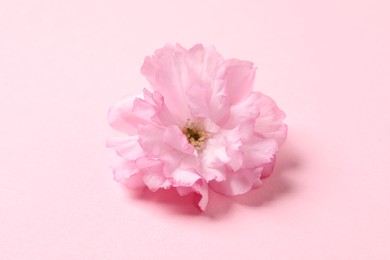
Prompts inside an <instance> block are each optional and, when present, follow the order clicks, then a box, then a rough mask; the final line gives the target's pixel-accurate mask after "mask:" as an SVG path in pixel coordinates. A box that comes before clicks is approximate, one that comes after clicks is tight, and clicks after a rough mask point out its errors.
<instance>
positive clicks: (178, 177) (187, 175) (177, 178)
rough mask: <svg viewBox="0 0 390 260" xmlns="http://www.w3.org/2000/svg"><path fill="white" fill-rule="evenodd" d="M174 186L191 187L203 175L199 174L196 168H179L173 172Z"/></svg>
mask: <svg viewBox="0 0 390 260" xmlns="http://www.w3.org/2000/svg"><path fill="white" fill-rule="evenodd" d="M172 177H173V186H175V187H189V186H192V185H194V183H195V182H196V181H197V180H199V179H200V178H201V177H200V176H199V175H198V174H197V172H196V170H195V169H180V168H179V169H177V170H176V171H175V172H174V173H173V174H172Z"/></svg>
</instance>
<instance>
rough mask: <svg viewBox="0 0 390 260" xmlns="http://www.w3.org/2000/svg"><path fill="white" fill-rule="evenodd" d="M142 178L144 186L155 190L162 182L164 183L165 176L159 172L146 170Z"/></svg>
mask: <svg viewBox="0 0 390 260" xmlns="http://www.w3.org/2000/svg"><path fill="white" fill-rule="evenodd" d="M143 180H144V182H145V184H146V186H148V188H149V190H151V191H156V190H158V189H160V188H161V187H162V186H164V185H163V184H164V183H165V181H166V178H165V177H164V176H163V175H161V174H156V173H154V172H148V173H145V174H144V175H143Z"/></svg>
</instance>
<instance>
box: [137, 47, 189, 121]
mask: <svg viewBox="0 0 390 260" xmlns="http://www.w3.org/2000/svg"><path fill="white" fill-rule="evenodd" d="M141 72H142V74H143V75H144V76H145V77H146V78H147V79H148V81H149V83H150V85H151V86H152V87H153V89H154V90H156V91H158V92H159V93H161V95H162V96H163V97H164V98H165V102H166V105H167V108H168V110H169V111H170V112H171V113H172V114H173V115H174V117H175V118H177V119H179V120H181V122H182V123H183V124H184V123H185V121H186V120H187V118H188V116H189V115H190V111H189V108H188V104H187V97H186V95H185V90H186V89H187V88H188V86H189V85H190V82H191V80H190V78H189V77H190V76H189V75H188V69H187V66H186V64H185V60H184V55H183V53H182V52H180V51H177V50H176V49H175V48H174V47H173V46H170V45H167V46H165V47H164V48H162V49H159V50H157V51H156V52H155V53H154V55H153V56H152V57H146V58H145V61H144V64H143V65H142V68H141Z"/></svg>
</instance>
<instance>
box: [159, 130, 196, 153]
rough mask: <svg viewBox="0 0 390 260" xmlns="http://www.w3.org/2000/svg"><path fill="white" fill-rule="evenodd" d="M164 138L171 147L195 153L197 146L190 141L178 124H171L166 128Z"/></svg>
mask: <svg viewBox="0 0 390 260" xmlns="http://www.w3.org/2000/svg"><path fill="white" fill-rule="evenodd" d="M163 140H164V142H165V143H166V144H168V145H169V146H170V147H172V148H174V149H176V150H178V151H181V152H183V153H186V154H194V152H195V148H194V147H193V146H192V145H191V144H189V143H188V140H187V138H186V136H185V135H184V134H183V132H182V131H181V130H180V128H179V127H177V126H169V127H167V128H166V129H165V131H164V134H163Z"/></svg>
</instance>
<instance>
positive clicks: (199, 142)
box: [181, 120, 207, 150]
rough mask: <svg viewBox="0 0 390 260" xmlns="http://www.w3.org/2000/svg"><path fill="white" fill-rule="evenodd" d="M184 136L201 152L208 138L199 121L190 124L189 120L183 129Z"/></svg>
mask: <svg viewBox="0 0 390 260" xmlns="http://www.w3.org/2000/svg"><path fill="white" fill-rule="evenodd" d="M181 131H182V132H183V134H184V135H185V136H186V137H187V140H188V142H189V143H190V144H191V145H192V146H194V147H195V149H197V150H200V149H202V148H203V146H204V143H205V141H206V138H207V133H206V131H205V129H204V127H203V126H202V124H201V123H200V122H199V121H197V120H196V121H193V122H190V121H189V120H187V123H186V125H185V126H184V127H183V128H182V129H181Z"/></svg>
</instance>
